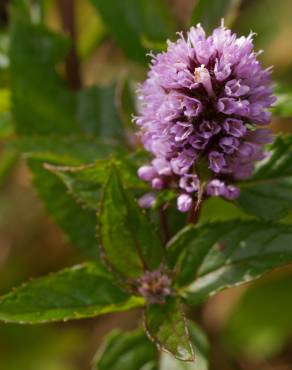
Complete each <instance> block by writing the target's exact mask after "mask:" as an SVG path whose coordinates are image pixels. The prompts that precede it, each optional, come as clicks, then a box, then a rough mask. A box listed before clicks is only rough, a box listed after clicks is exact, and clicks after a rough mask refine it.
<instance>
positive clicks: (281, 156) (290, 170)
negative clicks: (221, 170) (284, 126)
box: [237, 136, 292, 220]
mask: <svg viewBox="0 0 292 370" xmlns="http://www.w3.org/2000/svg"><path fill="white" fill-rule="evenodd" d="M270 152H271V153H270V156H269V158H267V159H265V160H263V161H262V162H261V163H260V164H259V165H258V167H257V169H256V171H255V173H254V175H253V176H252V177H251V178H250V179H249V180H247V181H246V182H244V183H242V184H241V186H240V198H239V199H238V201H237V203H238V204H239V206H240V207H241V208H243V209H244V210H245V211H246V212H248V213H250V214H254V215H256V216H257V217H260V218H262V219H264V220H276V219H280V218H282V217H284V216H286V215H287V213H288V212H289V211H290V210H291V209H292V137H291V136H287V137H278V138H277V139H276V141H275V142H274V144H273V145H272V147H271V149H270Z"/></svg>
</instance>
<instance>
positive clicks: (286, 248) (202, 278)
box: [168, 220, 292, 304]
mask: <svg viewBox="0 0 292 370" xmlns="http://www.w3.org/2000/svg"><path fill="white" fill-rule="evenodd" d="M168 255H169V258H168V260H169V266H170V267H174V268H175V269H176V272H177V276H176V282H177V284H178V285H179V286H182V287H184V288H183V289H182V294H183V295H184V296H185V297H186V298H187V300H188V302H189V303H190V304H198V303H201V302H202V301H204V300H205V299H206V298H207V297H208V296H210V295H212V294H215V293H216V292H218V291H221V290H223V289H225V288H228V287H231V286H236V285H239V284H243V283H245V282H248V281H251V280H254V279H256V278H258V277H260V276H261V275H263V274H264V273H265V272H267V271H270V270H272V269H273V268H276V267H280V266H283V265H285V264H288V263H291V262H292V226H291V225H285V224H273V223H271V222H264V221H256V220H253V221H243V220H241V221H239V220H235V221H226V222H216V223H210V224H205V225H199V226H188V227H186V228H185V229H183V230H182V231H181V232H180V233H179V234H178V235H177V236H176V237H174V238H173V239H172V240H171V241H170V242H169V245H168Z"/></svg>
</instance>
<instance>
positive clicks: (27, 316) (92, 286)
mask: <svg viewBox="0 0 292 370" xmlns="http://www.w3.org/2000/svg"><path fill="white" fill-rule="evenodd" d="M141 304H143V300H142V299H141V298H138V297H134V296H133V297H131V296H129V295H128V294H127V293H125V292H124V291H122V290H121V289H120V288H119V287H118V286H116V285H115V284H114V283H113V281H112V280H111V278H110V277H109V275H108V273H106V272H105V271H104V270H102V269H101V268H100V267H97V266H96V265H94V264H86V265H81V266H75V267H72V268H68V269H66V270H63V271H60V272H57V273H55V274H51V275H49V276H46V277H42V278H39V279H35V280H32V281H30V282H28V283H26V284H24V285H22V286H20V287H19V288H16V289H14V290H13V291H12V292H10V293H8V294H6V295H4V296H2V297H1V298H0V319H1V320H2V321H5V322H19V323H42V322H50V321H58V320H68V319H79V318H82V317H92V316H96V315H100V314H104V313H108V312H115V311H124V310H127V309H130V308H132V307H136V306H139V305H141Z"/></svg>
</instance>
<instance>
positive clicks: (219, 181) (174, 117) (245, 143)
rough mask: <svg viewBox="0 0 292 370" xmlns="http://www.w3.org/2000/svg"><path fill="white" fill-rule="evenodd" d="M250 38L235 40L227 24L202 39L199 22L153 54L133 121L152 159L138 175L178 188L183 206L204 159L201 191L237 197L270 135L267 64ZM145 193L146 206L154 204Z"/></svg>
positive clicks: (154, 185)
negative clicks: (240, 183)
mask: <svg viewBox="0 0 292 370" xmlns="http://www.w3.org/2000/svg"><path fill="white" fill-rule="evenodd" d="M252 38H253V34H252V33H251V34H250V35H249V36H248V37H239V38H237V36H236V34H234V33H232V32H231V31H230V30H229V29H226V28H225V27H224V25H222V26H221V27H219V28H217V29H215V30H214V31H213V33H212V35H211V36H209V37H206V35H205V32H204V30H203V28H202V27H201V26H200V25H197V27H195V28H194V27H192V28H191V29H190V31H189V32H188V34H187V37H186V38H185V37H184V36H183V35H182V34H180V37H179V39H178V40H177V41H176V42H170V41H169V42H168V48H167V51H166V52H163V53H160V54H158V55H156V56H152V61H151V68H150V71H149V73H148V78H147V79H146V81H145V82H144V84H143V85H142V86H141V87H140V88H139V91H138V95H139V100H140V102H141V104H140V105H141V106H140V112H139V116H138V117H136V118H135V122H136V123H137V125H139V127H140V137H141V141H142V143H143V145H144V147H145V149H146V150H148V151H149V152H151V153H152V154H153V155H154V157H155V158H154V159H153V160H152V162H151V164H149V165H145V166H143V167H141V168H140V169H139V176H140V177H141V178H142V179H143V180H145V181H149V182H151V186H152V188H153V189H158V190H159V189H163V188H168V187H171V188H179V189H180V190H179V196H178V199H177V203H178V209H179V210H180V211H183V212H186V211H188V210H189V209H190V208H191V206H192V204H193V202H194V197H195V196H196V194H197V192H198V190H199V189H200V186H201V185H202V179H201V176H200V171H199V166H200V167H202V164H203V165H204V164H205V167H206V168H208V176H206V179H204V183H206V184H204V185H205V187H204V192H205V195H208V196H223V197H224V198H226V199H230V200H231V199H236V198H237V197H238V196H239V189H238V188H237V187H236V186H235V185H234V182H236V181H238V180H243V179H246V178H248V177H249V176H251V174H252V172H253V169H254V162H255V161H257V160H260V159H262V158H263V157H264V155H265V154H264V150H263V144H265V143H267V142H269V141H270V139H271V136H270V132H269V130H267V129H265V128H263V126H265V125H267V124H268V123H269V121H270V113H269V112H268V111H267V108H269V107H270V106H271V105H272V104H273V103H274V101H275V97H274V96H273V95H272V90H271V87H270V73H271V68H267V69H262V68H261V65H260V63H259V61H258V60H257V56H258V55H259V54H260V52H259V53H255V52H254V51H253V40H252ZM147 199H148V200H149V201H148V203H147V201H146V198H145V197H144V199H143V201H142V202H141V203H142V205H143V206H144V207H147V205H148V206H150V203H151V201H152V202H153V198H152V197H151V196H148V198H147Z"/></svg>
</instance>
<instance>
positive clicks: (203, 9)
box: [191, 0, 241, 33]
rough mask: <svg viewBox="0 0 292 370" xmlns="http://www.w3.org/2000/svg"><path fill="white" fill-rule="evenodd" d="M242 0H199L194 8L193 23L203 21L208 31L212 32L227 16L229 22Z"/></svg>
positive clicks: (202, 23)
mask: <svg viewBox="0 0 292 370" xmlns="http://www.w3.org/2000/svg"><path fill="white" fill-rule="evenodd" d="M240 2H241V0H198V2H197V3H196V5H195V8H194V10H193V14H192V18H191V25H196V24H198V23H201V25H202V26H203V27H204V29H205V31H206V32H208V33H209V32H211V31H212V30H213V29H214V28H215V27H218V26H219V25H220V22H221V19H222V18H225V20H226V24H229V23H230V22H231V21H232V19H233V17H234V15H235V13H236V10H237V8H238V7H239V5H240Z"/></svg>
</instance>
